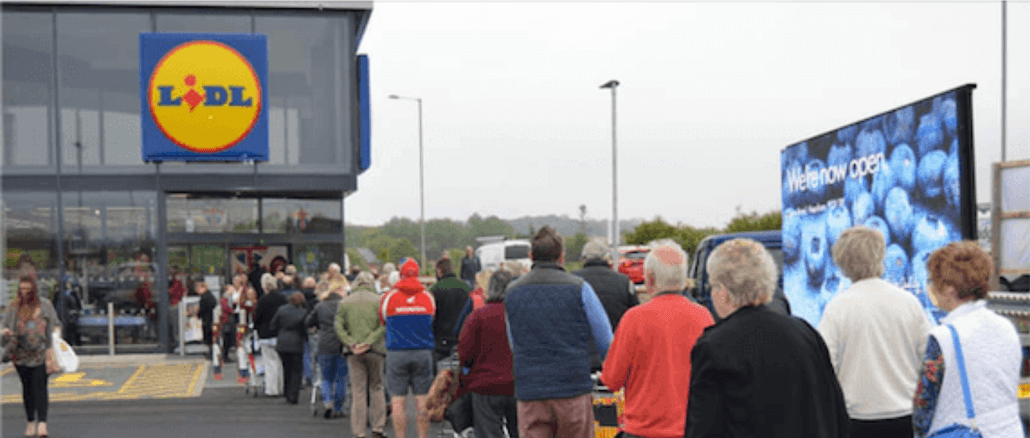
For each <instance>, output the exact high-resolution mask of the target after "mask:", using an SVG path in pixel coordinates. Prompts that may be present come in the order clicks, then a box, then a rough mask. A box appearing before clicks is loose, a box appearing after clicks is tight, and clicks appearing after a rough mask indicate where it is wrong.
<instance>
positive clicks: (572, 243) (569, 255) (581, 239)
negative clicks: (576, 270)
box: [565, 232, 589, 260]
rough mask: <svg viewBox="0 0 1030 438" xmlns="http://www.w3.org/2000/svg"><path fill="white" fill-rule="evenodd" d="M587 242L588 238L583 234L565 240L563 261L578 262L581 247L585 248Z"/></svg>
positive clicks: (580, 255)
mask: <svg viewBox="0 0 1030 438" xmlns="http://www.w3.org/2000/svg"><path fill="white" fill-rule="evenodd" d="M588 240H589V238H588V237H587V235H586V233H584V232H578V233H576V234H574V235H572V237H570V238H568V239H565V259H566V260H579V259H580V258H581V257H582V256H583V247H584V246H586V244H587V241H588Z"/></svg>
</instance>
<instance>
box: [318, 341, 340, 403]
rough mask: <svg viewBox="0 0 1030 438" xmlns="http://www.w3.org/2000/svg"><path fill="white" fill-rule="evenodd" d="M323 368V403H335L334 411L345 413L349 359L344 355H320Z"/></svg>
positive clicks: (319, 358)
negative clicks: (344, 404) (344, 403)
mask: <svg viewBox="0 0 1030 438" xmlns="http://www.w3.org/2000/svg"><path fill="white" fill-rule="evenodd" d="M318 366H319V367H321V368H322V403H326V404H327V403H329V402H332V403H333V410H335V411H343V402H344V400H346V399H347V359H346V358H345V357H344V356H343V355H342V354H320V355H318Z"/></svg>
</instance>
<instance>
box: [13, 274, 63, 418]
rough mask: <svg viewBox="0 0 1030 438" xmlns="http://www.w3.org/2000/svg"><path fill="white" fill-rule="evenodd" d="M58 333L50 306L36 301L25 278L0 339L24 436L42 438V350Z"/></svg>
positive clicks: (44, 377)
mask: <svg viewBox="0 0 1030 438" xmlns="http://www.w3.org/2000/svg"><path fill="white" fill-rule="evenodd" d="M54 332H57V333H60V332H61V322H60V319H59V318H58V316H57V312H56V311H54V306H53V305H52V304H50V301H49V300H47V299H45V298H40V297H39V293H38V291H37V286H36V281H35V280H34V279H33V278H32V277H29V276H24V277H21V279H20V280H19V281H18V296H17V297H15V298H14V301H13V302H12V303H11V305H10V306H8V307H7V311H6V312H5V313H4V322H3V328H2V329H0V335H2V337H3V344H4V346H5V347H6V349H7V354H8V356H9V357H10V358H11V362H12V363H14V368H15V369H16V370H18V377H20V378H21V388H22V404H23V405H25V416H26V417H27V420H28V425H27V426H26V427H25V436H27V437H28V436H40V437H46V436H47V435H48V433H47V424H46V420H47V407H48V405H49V396H48V394H47V372H46V350H47V348H49V347H51V333H54Z"/></svg>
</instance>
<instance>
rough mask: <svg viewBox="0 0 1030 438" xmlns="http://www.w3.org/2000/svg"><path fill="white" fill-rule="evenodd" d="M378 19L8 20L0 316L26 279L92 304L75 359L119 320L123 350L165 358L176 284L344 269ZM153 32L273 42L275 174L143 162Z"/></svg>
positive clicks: (99, 16)
mask: <svg viewBox="0 0 1030 438" xmlns="http://www.w3.org/2000/svg"><path fill="white" fill-rule="evenodd" d="M369 12H370V11H368V10H338V9H319V10H317V11H316V10H303V9H272V8H265V7H244V6H239V7H210V8H178V7H166V6H161V7H158V6H150V5H146V4H137V5H129V4H124V5H119V6H90V7H86V6H75V5H46V6H44V5H42V4H37V5H16V4H5V5H4V7H3V10H2V13H0V16H2V27H0V31H2V42H3V47H2V48H3V84H2V88H3V107H2V116H3V136H4V137H3V139H2V140H3V147H2V153H0V160H2V163H3V168H2V169H3V173H2V178H3V186H2V187H3V189H4V191H3V196H2V200H3V203H2V207H3V212H4V217H3V222H2V224H3V231H4V238H5V239H6V247H7V254H6V259H5V264H4V280H5V284H4V286H5V287H4V288H3V289H2V290H3V293H0V295H2V298H0V304H6V302H7V300H8V299H9V297H10V294H11V293H13V292H14V291H15V290H16V287H12V286H11V283H12V282H15V283H16V281H17V278H18V277H19V276H21V275H27V274H32V275H36V276H37V278H38V279H39V281H40V286H41V289H42V290H43V293H44V294H51V295H49V296H52V294H53V293H55V292H60V291H61V290H63V289H69V290H71V289H74V290H75V291H76V293H77V294H79V296H80V298H81V300H82V302H83V304H84V306H85V309H84V315H83V318H84V319H83V321H84V322H83V323H82V325H81V327H80V331H79V338H80V339H75V340H69V341H70V342H71V343H72V344H79V343H80V342H81V344H82V345H101V344H106V343H107V342H108V341H109V340H108V339H107V334H106V322H104V321H105V320H104V318H101V317H100V316H98V315H101V314H102V313H103V312H104V310H105V309H106V308H107V305H108V303H111V304H113V305H114V308H115V310H116V312H117V313H118V315H120V316H122V315H124V316H125V317H126V318H130V319H127V320H126V321H131V323H127V324H126V325H125V326H124V327H122V326H119V328H118V330H117V334H116V343H117V344H118V345H122V344H153V343H154V342H157V331H158V330H157V328H156V325H157V324H156V323H155V320H156V319H157V318H156V315H155V305H156V304H155V301H162V300H167V289H168V281H167V280H168V279H170V269H169V268H172V269H173V270H177V271H178V272H179V273H181V274H187V275H188V276H189V278H190V279H191V280H190V281H189V283H190V284H192V282H193V280H194V279H197V278H203V277H202V276H210V275H215V276H219V277H225V276H227V275H229V273H230V272H233V271H238V270H240V269H245V267H246V266H249V265H250V263H251V262H257V263H258V264H261V265H267V264H268V262H269V261H271V260H273V259H275V258H280V257H281V258H286V259H289V260H290V262H292V263H296V264H298V268H300V269H301V270H302V271H305V272H311V273H312V274H314V273H315V272H316V271H315V270H316V269H317V270H324V269H325V267H326V266H328V264H329V263H331V262H334V261H336V262H341V261H342V260H343V233H342V231H343V197H344V196H345V194H346V193H350V192H353V191H354V190H355V189H356V182H355V181H356V169H355V167H356V166H355V162H354V159H355V157H356V149H357V144H356V143H357V138H358V136H357V133H356V131H355V130H356V129H357V114H356V108H358V105H357V102H356V93H355V90H356V89H357V81H356V75H355V71H354V62H355V57H356V55H355V51H356V40H357V38H358V36H359V34H360V31H359V30H358V29H362V28H363V24H360V23H367V20H368V15H369ZM143 32H190V33H192V32H217V33H252V32H258V33H262V34H265V35H267V36H268V50H269V83H268V90H269V102H268V105H269V126H270V135H269V148H270V159H269V161H268V162H265V163H257V164H254V163H203V164H201V163H193V164H190V163H174V162H166V163H163V164H161V165H160V166H155V165H154V164H152V163H144V162H143V161H142V159H141V150H140V148H141V141H142V140H141V135H140V127H141V108H140V107H141V102H140V97H139V83H140V70H139V68H140V67H139V34H140V33H143ZM144 188H145V189H144ZM308 268H310V269H311V271H307V269H308ZM162 275H163V276H164V278H165V280H163V281H159V278H160V276H162ZM62 276H64V279H66V280H71V282H70V283H69V282H64V281H59V280H60V279H61V278H62ZM228 280H229V279H228V278H223V279H222V280H221V282H222V284H225V283H227V282H228ZM190 289H191V292H192V287H190ZM164 303H165V304H167V301H164ZM101 316H102V315H101ZM91 318H93V319H91ZM97 318H99V319H97ZM133 318H135V319H133ZM94 319H96V320H95V321H94ZM94 323H95V324H94ZM101 323H103V324H102V325H103V327H101ZM119 351H121V350H119Z"/></svg>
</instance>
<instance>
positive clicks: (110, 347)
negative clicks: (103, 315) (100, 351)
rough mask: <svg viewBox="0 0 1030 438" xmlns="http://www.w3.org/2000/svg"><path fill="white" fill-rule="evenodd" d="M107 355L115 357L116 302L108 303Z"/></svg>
mask: <svg viewBox="0 0 1030 438" xmlns="http://www.w3.org/2000/svg"><path fill="white" fill-rule="evenodd" d="M107 354H108V355H110V356H114V302H108V303H107Z"/></svg>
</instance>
